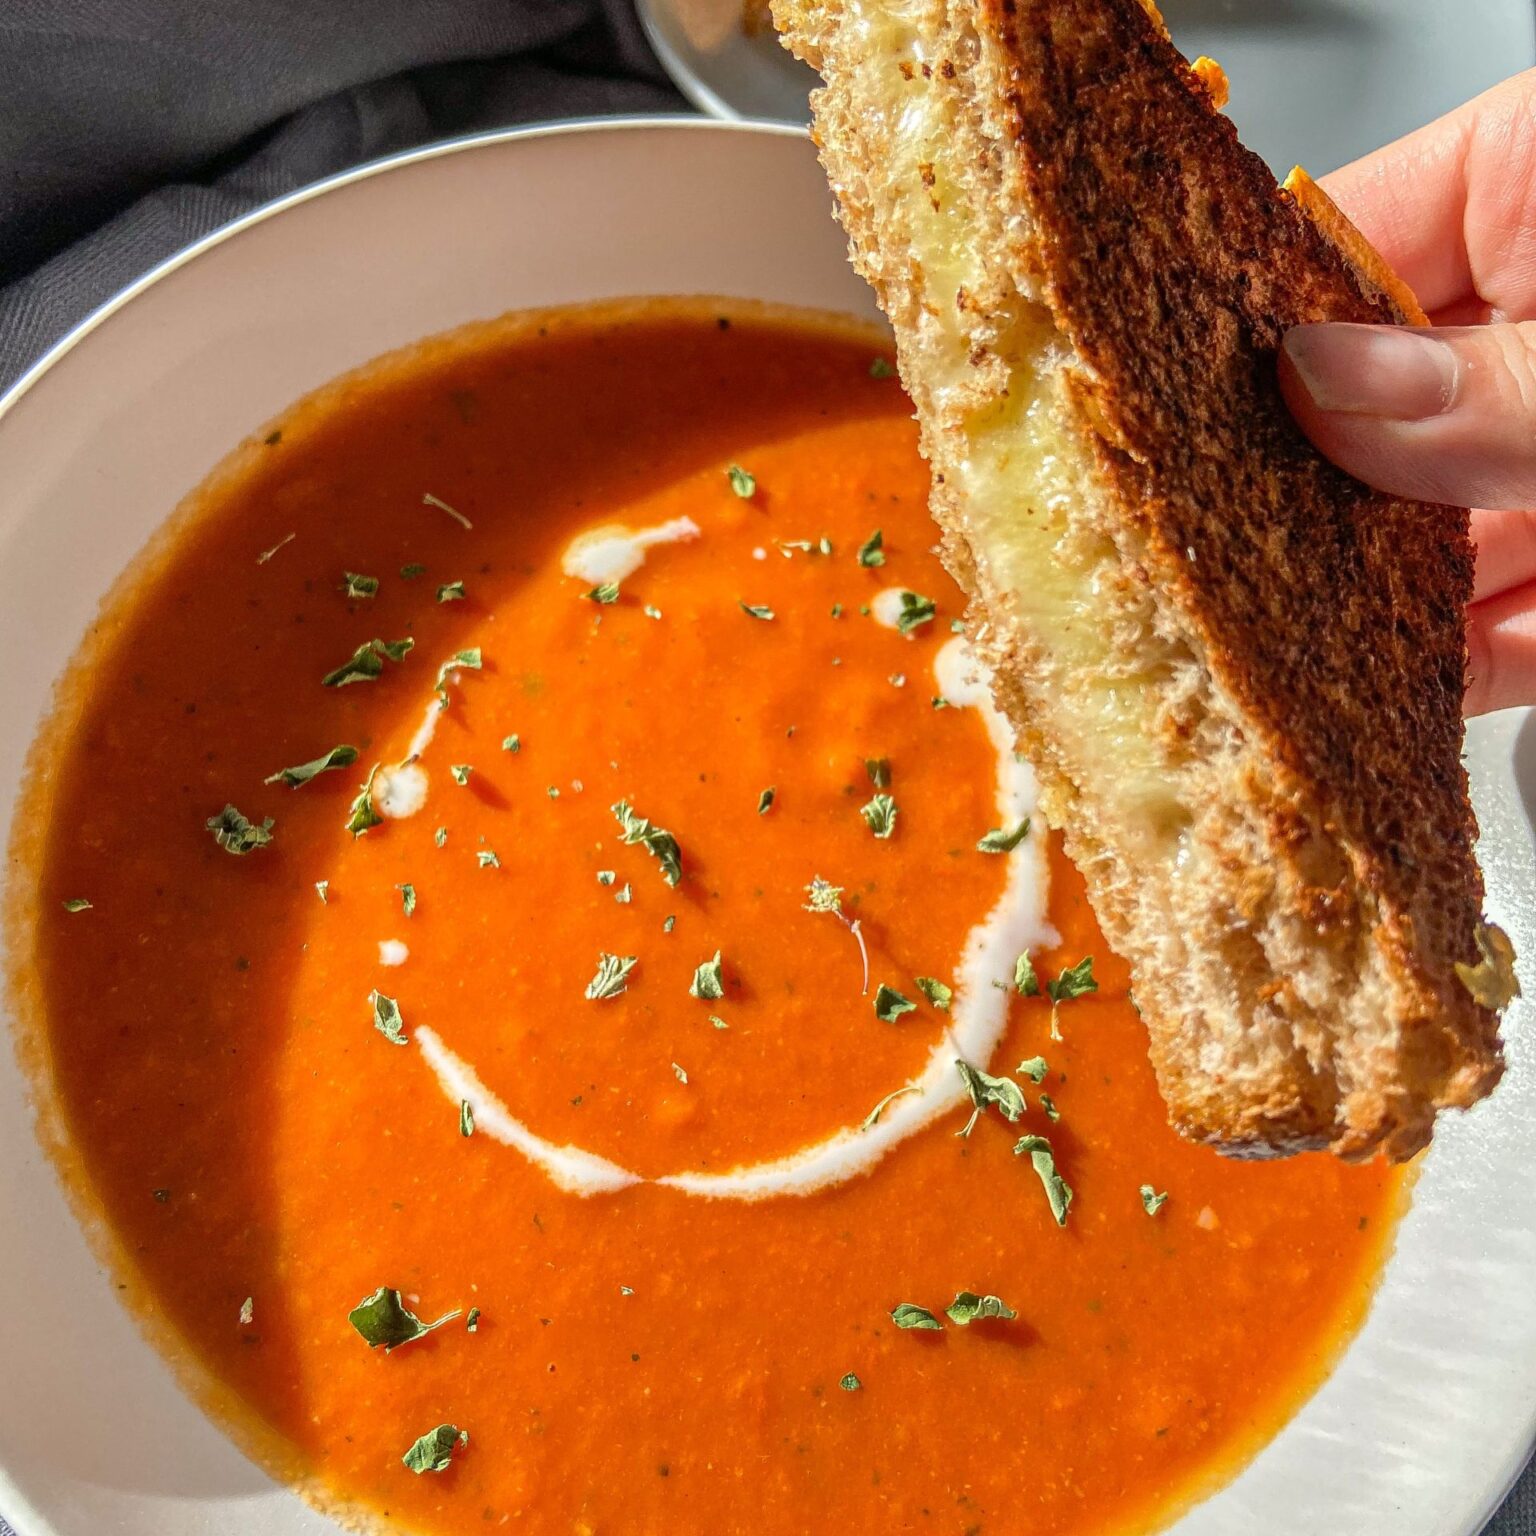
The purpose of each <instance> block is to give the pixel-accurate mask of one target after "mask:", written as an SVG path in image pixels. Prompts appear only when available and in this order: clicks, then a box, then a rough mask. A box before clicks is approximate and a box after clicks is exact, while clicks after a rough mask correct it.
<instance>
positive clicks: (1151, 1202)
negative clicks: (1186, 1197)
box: [1141, 1184, 1168, 1216]
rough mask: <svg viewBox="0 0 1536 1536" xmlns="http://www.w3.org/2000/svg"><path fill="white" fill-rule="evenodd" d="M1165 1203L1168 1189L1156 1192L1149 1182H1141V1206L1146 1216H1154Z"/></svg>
mask: <svg viewBox="0 0 1536 1536" xmlns="http://www.w3.org/2000/svg"><path fill="white" fill-rule="evenodd" d="M1167 1203H1168V1191H1167V1190H1166V1189H1165V1190H1164V1191H1163V1192H1162V1194H1158V1192H1157V1191H1156V1190H1155V1189H1153V1188H1152V1186H1151V1185H1150V1184H1143V1185H1142V1186H1141V1208H1142V1210H1144V1211H1145V1212H1146V1213H1147V1215H1148V1216H1156V1215H1157V1213H1158V1212H1159V1211H1160V1210H1162V1208H1163V1207H1164V1206H1165V1205H1166V1204H1167Z"/></svg>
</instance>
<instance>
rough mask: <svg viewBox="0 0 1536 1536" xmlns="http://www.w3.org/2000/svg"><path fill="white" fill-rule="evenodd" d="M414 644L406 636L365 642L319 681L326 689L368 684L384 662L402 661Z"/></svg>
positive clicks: (381, 668)
mask: <svg viewBox="0 0 1536 1536" xmlns="http://www.w3.org/2000/svg"><path fill="white" fill-rule="evenodd" d="M415 644H416V642H415V641H414V640H412V639H410V638H409V636H407V638H405V639H404V640H366V641H364V642H363V644H362V645H360V646H358V648H357V649H356V650H355V651H353V653H352V654H351V656H350V657H348V659H347V660H346V661H344V662H342V664H341V665H340V666H339V667H337V668H336V670H335V671H334V672H327V673H326V674H325V676H324V677H322V678H321V679H320V681H321V682H322V683H323V684H324V685H325V686H326V687H327V688H345V687H346V686H347V684H348V683H370V682H372V681H373V679H374V678H376V677H378V676H379V674H380V673H382V672H383V670H384V661H385V658H386V657H387V658H388V659H389V660H390V661H404V660H405V658H406V654H407V653H408V652H409V651H410V650H411V649H412V648H413V647H414V646H415Z"/></svg>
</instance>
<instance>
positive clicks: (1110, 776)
mask: <svg viewBox="0 0 1536 1536" xmlns="http://www.w3.org/2000/svg"><path fill="white" fill-rule="evenodd" d="M924 10H925V8H924V7H923V6H922V5H920V4H917V3H914V0H906V3H897V4H875V3H873V0H870V3H868V4H863V5H860V6H857V7H856V8H855V9H854V18H855V19H854V25H855V26H857V27H858V28H859V30H860V32H861V34H862V37H863V40H864V44H865V49H866V51H867V52H868V53H869V54H871V55H874V56H883V57H884V58H885V59H886V60H887V61H888V62H889V66H890V67H889V69H888V71H887V72H886V78H888V79H890V80H892V81H893V82H896V83H895V85H894V86H893V92H894V95H893V98H892V99H891V100H890V102H889V103H888V105H887V116H886V120H885V122H884V123H883V124H881V125H880V126H881V129H882V130H883V132H884V134H885V135H886V136H887V138H886V142H885V144H884V145H883V153H884V154H885V155H886V156H887V157H888V158H889V161H890V164H891V167H892V175H891V180H892V182H893V183H894V184H895V186H897V187H898V188H899V189H900V193H901V197H902V201H901V205H900V214H902V215H905V217H906V220H907V222H908V226H909V227H908V236H909V239H910V241H911V244H912V247H913V251H914V254H915V256H916V257H917V260H918V262H919V263H920V266H921V276H920V278H919V281H920V282H922V283H923V284H924V291H923V292H922V294H921V301H922V318H921V321H920V325H921V326H922V328H923V329H924V332H925V336H924V339H925V341H926V342H927V343H928V349H927V359H928V361H927V367H928V371H929V375H930V376H929V378H928V380H927V382H928V384H929V386H930V388H931V389H932V392H933V397H934V404H935V405H936V406H937V407H938V408H939V409H940V410H941V411H943V412H944V413H945V414H946V415H948V416H949V417H951V419H957V420H958V422H959V426H958V428H957V429H955V430H957V433H958V437H959V441H958V442H950V443H948V444H945V445H944V448H945V452H944V455H943V457H944V460H945V463H944V470H945V473H946V475H947V477H948V480H949V483H950V485H951V487H952V488H953V489H954V490H955V491H957V492H958V493H959V495H960V497H961V499H962V501H963V504H964V509H965V523H966V527H965V536H966V540H967V543H968V544H969V546H970V549H971V554H972V557H973V559H974V560H975V562H976V565H977V568H978V571H979V572H980V574H981V578H982V581H983V583H984V584H985V586H986V587H988V588H990V589H991V592H992V595H993V596H994V598H995V599H996V600H998V601H1000V603H1001V604H1002V605H1003V606H1004V607H1005V608H1006V610H1007V611H1008V612H1009V613H1010V614H1011V616H1012V617H1013V619H1014V620H1015V622H1016V623H1017V625H1018V626H1019V628H1020V629H1021V630H1022V631H1023V632H1024V634H1025V635H1027V636H1028V637H1029V638H1030V639H1031V640H1032V641H1033V642H1034V643H1035V644H1036V645H1037V646H1038V647H1039V648H1040V649H1041V650H1042V651H1043V652H1044V653H1045V655H1046V658H1047V668H1046V670H1047V674H1048V678H1049V685H1050V699H1049V707H1050V710H1051V714H1052V720H1053V726H1054V729H1055V731H1056V733H1057V735H1058V736H1059V738H1060V740H1061V742H1062V745H1063V747H1064V749H1065V752H1066V754H1067V759H1068V766H1069V771H1070V772H1071V773H1072V774H1073V776H1074V777H1081V778H1084V779H1088V778H1091V779H1092V781H1093V782H1094V784H1095V785H1096V786H1097V787H1098V789H1099V792H1100V793H1101V794H1104V793H1110V794H1112V796H1113V805H1112V806H1111V807H1110V812H1111V814H1113V815H1114V816H1115V817H1116V818H1117V820H1119V821H1120V822H1121V823H1122V824H1123V826H1124V828H1125V829H1126V831H1127V832H1128V833H1129V834H1130V835H1131V836H1133V837H1135V838H1136V839H1137V840H1138V842H1139V843H1140V844H1141V845H1142V847H1143V850H1144V852H1146V853H1148V854H1150V855H1152V856H1154V857H1161V858H1164V859H1167V860H1170V861H1171V859H1172V858H1173V857H1174V856H1175V855H1176V853H1177V849H1178V833H1179V832H1180V831H1181V830H1182V828H1183V826H1184V825H1185V823H1186V822H1187V819H1188V818H1187V814H1186V812H1185V811H1184V809H1183V807H1182V806H1181V804H1180V803H1179V800H1178V798H1177V796H1176V795H1175V794H1174V793H1173V791H1172V789H1171V787H1170V780H1171V777H1172V775H1171V769H1170V764H1169V762H1168V760H1167V756H1166V754H1165V752H1164V751H1163V750H1162V748H1161V747H1160V745H1159V738H1158V733H1157V730H1156V721H1155V715H1154V707H1153V700H1152V697H1151V692H1150V685H1151V684H1153V683H1154V682H1156V681H1159V680H1160V679H1159V678H1158V672H1157V669H1158V667H1159V666H1160V665H1161V664H1162V663H1161V658H1160V657H1159V656H1158V655H1157V654H1156V652H1155V651H1149V654H1148V657H1147V662H1148V665H1145V666H1143V665H1139V664H1138V658H1137V657H1136V656H1135V654H1134V653H1133V652H1128V651H1127V650H1126V649H1124V648H1122V647H1120V646H1117V645H1116V644H1115V642H1114V640H1113V639H1112V637H1111V636H1110V634H1109V633H1108V630H1107V625H1106V621H1105V614H1106V610H1107V606H1108V605H1107V603H1106V585H1107V583H1109V582H1111V581H1114V580H1115V579H1117V577H1118V570H1119V561H1118V558H1117V556H1116V554H1115V551H1114V549H1113V547H1112V546H1111V545H1110V543H1109V542H1108V540H1106V539H1104V538H1103V537H1101V536H1098V535H1095V534H1091V533H1088V532H1087V531H1085V530H1083V529H1082V528H1081V527H1078V528H1074V527H1073V526H1072V521H1073V520H1072V517H1071V513H1072V509H1073V507H1074V505H1076V504H1077V503H1078V502H1080V501H1081V499H1082V498H1083V497H1084V496H1085V494H1087V482H1088V478H1089V475H1090V473H1091V471H1090V466H1089V464H1088V463H1087V462H1086V455H1085V452H1084V450H1083V448H1082V446H1081V445H1080V443H1079V442H1078V440H1077V436H1076V433H1075V432H1073V431H1070V430H1067V429H1066V428H1064V426H1063V420H1064V417H1065V412H1066V402H1065V400H1064V399H1063V397H1062V385H1061V373H1060V367H1061V361H1062V343H1061V341H1060V339H1059V337H1058V335H1057V332H1056V330H1055V327H1054V325H1053V324H1052V323H1051V320H1050V317H1049V315H1048V313H1047V311H1046V310H1045V309H1044V308H1043V307H1042V306H1040V305H1037V304H1033V303H1031V302H1029V301H1028V300H1026V299H1023V298H1021V297H1020V296H1019V295H1018V294H1017V293H1016V292H1015V291H1014V290H1013V289H1012V288H1011V287H1010V288H1009V290H1008V294H1007V297H1006V300H1004V301H1002V302H1001V303H998V302H995V301H989V300H987V299H986V298H985V296H986V295H988V294H995V293H996V291H997V278H996V276H995V275H994V274H992V273H989V272H988V270H987V267H986V263H985V262H984V261H983V260H982V259H981V254H980V247H981V244H982V239H981V238H980V237H979V235H978V227H977V220H975V219H974V218H973V217H972V216H971V212H970V210H969V208H968V207H967V206H966V201H965V198H964V196H963V194H962V193H961V191H960V190H959V188H960V187H961V185H962V181H961V178H960V177H958V176H957V175H956V174H955V159H954V157H955V155H956V154H957V152H962V151H959V149H958V145H959V142H960V139H959V135H958V134H957V132H956V130H955V126H954V124H953V123H952V122H951V121H950V109H951V106H952V98H951V97H950V96H949V95H948V93H947V91H946V90H945V88H944V86H943V84H942V83H941V80H940V77H939V71H937V70H934V72H933V76H932V78H925V77H924V75H923V73H922V66H923V65H924V64H925V63H928V64H930V65H931V64H933V63H934V62H936V61H935V60H933V59H929V58H927V57H925V55H926V54H927V53H928V52H931V45H930V44H928V43H926V42H925V41H924V39H923V37H922V36H921V35H920V32H919V27H918V22H919V20H920V18H921V16H922V14H923V13H924ZM903 64H905V65H907V66H908V68H909V69H910V72H911V74H912V79H911V80H910V81H907V82H905V83H903V81H904V76H903V74H902V71H901V66H902V65H903ZM973 300H974V301H975V302H981V303H984V304H987V305H988V307H989V310H991V311H992V312H991V313H990V314H989V318H990V319H994V320H997V321H999V322H1000V325H999V331H1000V334H999V335H998V337H997V339H996V341H995V342H994V343H993V344H992V345H991V349H990V350H991V351H992V352H993V353H994V354H995V355H996V356H998V357H999V358H1001V359H1002V361H1003V362H1004V363H1005V365H1006V368H1007V383H1006V389H1005V390H1004V391H1002V392H997V391H996V390H991V391H988V392H986V393H983V392H982V391H981V390H979V389H978V385H979V384H981V382H982V380H981V375H980V374H979V373H978V370H977V367H976V366H975V364H974V363H973V362H972V360H971V353H972V347H973V337H972V335H971V334H970V333H969V331H968V329H967V326H966V324H965V310H964V306H965V305H966V304H967V303H970V302H972V301H973Z"/></svg>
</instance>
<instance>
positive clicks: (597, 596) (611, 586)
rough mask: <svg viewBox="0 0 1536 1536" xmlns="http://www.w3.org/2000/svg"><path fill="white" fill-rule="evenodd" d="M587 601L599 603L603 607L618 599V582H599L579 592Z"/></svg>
mask: <svg viewBox="0 0 1536 1536" xmlns="http://www.w3.org/2000/svg"><path fill="white" fill-rule="evenodd" d="M581 595H582V596H583V597H584V598H586V599H587V600H588V601H589V602H593V603H601V604H602V605H603V606H604V607H605V608H606V607H607V606H608V604H610V603H616V602H618V600H619V584H618V582H616V581H604V582H599V583H598V585H597V586H595V587H591V588H589V589H588V590H587V591H585V592H583V593H582V594H581Z"/></svg>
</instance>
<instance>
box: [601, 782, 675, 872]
mask: <svg viewBox="0 0 1536 1536" xmlns="http://www.w3.org/2000/svg"><path fill="white" fill-rule="evenodd" d="M609 809H610V810H611V811H612V812H613V814H614V816H615V817H616V818H617V819H618V823H619V828H620V830H621V831H622V832H623V834H624V845H625V847H632V846H633V845H634V844H636V843H641V844H643V845H644V847H645V850H646V852H647V853H649V854H650V855H651V857H652V858H654V859H655V860H656V862H657V863H658V864H660V865H661V878H662V879H663V880H665V881H666V882H667V884H668V885H676V884H677V882H678V881H679V880H681V879H682V878H683V854H682V850H681V849H680V848H679V847H678V846H677V839H676V838H675V837H673V836H672V834H671V833H670V832H668V831H667V830H666V829H665V828H663V827H658V826H654V825H653V824H652V823H651V822H650V821H648V820H647V819H646V818H645V817H644V816H637V815H635V813H634V811H633V810H631V809H630V805H629V802H628V801H627V800H619V801H616V802H615V803H614V804H613V805H612V806H610V807H609Z"/></svg>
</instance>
